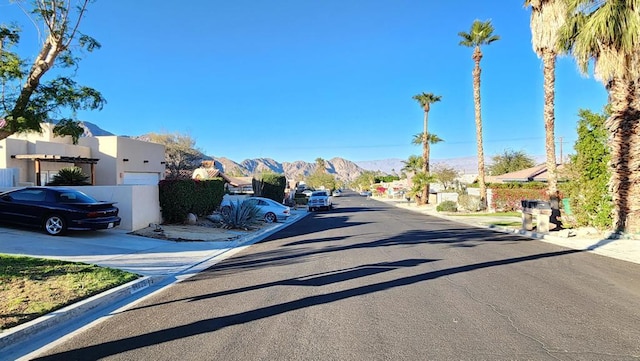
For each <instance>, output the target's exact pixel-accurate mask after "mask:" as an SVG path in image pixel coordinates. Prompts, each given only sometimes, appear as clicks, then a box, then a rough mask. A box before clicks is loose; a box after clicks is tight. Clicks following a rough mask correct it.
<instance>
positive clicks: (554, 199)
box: [542, 49, 560, 227]
mask: <svg viewBox="0 0 640 361" xmlns="http://www.w3.org/2000/svg"><path fill="white" fill-rule="evenodd" d="M542 62H543V64H544V65H543V67H544V71H543V72H544V130H545V135H546V136H545V145H546V150H547V152H546V156H547V194H548V196H549V201H550V204H551V223H553V224H555V225H556V227H559V226H560V221H559V220H558V216H559V215H560V196H559V194H558V174H557V169H556V163H557V160H556V141H555V140H556V135H555V114H554V113H555V110H554V109H555V83H556V75H555V69H556V55H555V53H554V52H553V51H551V50H549V49H545V50H543V54H542Z"/></svg>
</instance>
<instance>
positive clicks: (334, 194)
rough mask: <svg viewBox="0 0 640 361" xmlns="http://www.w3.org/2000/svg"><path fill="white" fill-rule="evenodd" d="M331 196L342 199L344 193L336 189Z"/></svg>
mask: <svg viewBox="0 0 640 361" xmlns="http://www.w3.org/2000/svg"><path fill="white" fill-rule="evenodd" d="M331 195H332V196H334V197H340V196H341V195H342V191H341V190H340V189H336V190H335V191H333V193H332V194H331Z"/></svg>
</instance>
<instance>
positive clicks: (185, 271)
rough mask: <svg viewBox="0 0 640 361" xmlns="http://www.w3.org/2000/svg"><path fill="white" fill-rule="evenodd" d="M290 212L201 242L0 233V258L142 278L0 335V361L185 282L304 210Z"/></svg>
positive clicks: (174, 234)
mask: <svg viewBox="0 0 640 361" xmlns="http://www.w3.org/2000/svg"><path fill="white" fill-rule="evenodd" d="M291 213H292V215H291V217H290V218H289V219H288V220H287V221H286V222H284V223H272V224H267V225H265V226H263V227H262V228H261V229H260V230H258V231H253V232H245V231H235V230H227V231H225V232H223V233H222V234H221V235H220V236H216V235H213V232H214V231H215V230H214V229H211V234H210V235H209V237H207V239H208V240H205V241H202V239H203V234H202V233H200V232H202V230H201V229H200V230H199V231H200V232H196V233H193V232H192V231H193V229H194V228H193V227H191V228H189V227H180V226H175V227H173V226H169V227H165V228H166V232H167V233H169V234H170V236H171V238H175V239H180V240H181V241H173V240H165V239H154V238H147V237H141V236H138V235H133V234H128V233H127V232H125V231H121V230H109V231H105V232H82V233H72V234H70V235H68V236H60V237H55V238H52V237H51V236H49V235H46V234H44V233H39V232H37V231H33V230H29V229H19V228H0V253H2V254H9V255H22V256H30V257H41V258H53V259H60V260H65V261H72V262H83V263H90V264H96V265H99V266H102V267H110V268H116V269H121V270H125V271H129V272H132V273H136V274H139V275H141V276H143V277H141V278H139V279H137V280H135V281H132V282H129V283H127V284H125V285H122V286H119V287H116V288H114V289H111V290H109V291H106V292H103V293H101V294H98V295H96V296H93V297H90V298H88V299H86V300H83V301H81V302H78V303H76V304H73V305H70V306H67V307H64V308H62V309H60V310H57V311H54V312H52V313H50V314H47V315H45V316H43V317H40V318H38V319H35V320H33V321H30V322H27V323H24V324H22V325H18V326H16V327H13V328H10V329H8V330H2V331H0V361H4V360H16V359H21V358H22V357H26V358H27V359H28V354H29V353H30V352H33V351H35V350H37V349H39V348H41V347H44V346H45V345H47V344H49V343H51V342H54V341H55V340H56V339H57V338H58V337H62V336H64V334H65V332H68V330H69V329H70V327H69V324H73V323H78V322H86V323H90V322H93V321H95V320H97V319H99V318H100V317H104V316H105V315H108V314H110V313H112V312H114V311H115V310H116V309H117V308H119V307H122V306H124V305H125V304H127V303H130V302H133V301H135V300H137V299H139V298H141V297H144V296H145V295H148V294H151V293H153V292H155V291H157V290H159V289H161V288H163V287H165V286H168V285H170V284H172V283H174V282H179V281H182V280H184V279H187V278H189V277H191V276H193V275H195V274H197V273H199V272H202V271H203V270H205V269H207V268H209V267H211V266H213V265H215V264H216V263H218V262H220V261H221V260H223V259H225V258H228V257H230V256H232V255H234V254H236V253H238V252H240V251H242V250H244V249H245V248H247V247H248V246H250V245H251V244H254V243H256V242H258V241H260V240H262V239H264V238H266V237H268V236H269V235H271V234H272V233H275V232H277V231H279V230H281V229H283V228H285V227H288V226H289V225H291V224H293V223H295V222H297V221H299V220H301V219H302V218H304V217H306V216H307V214H308V212H307V210H306V209H301V210H292V212H291ZM215 239H220V240H215ZM190 240H198V241H190ZM87 320H88V321H87Z"/></svg>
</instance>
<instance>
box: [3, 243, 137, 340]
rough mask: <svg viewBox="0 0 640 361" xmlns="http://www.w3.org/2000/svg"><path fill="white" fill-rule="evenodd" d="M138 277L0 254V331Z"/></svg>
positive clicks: (92, 267) (84, 265)
mask: <svg viewBox="0 0 640 361" xmlns="http://www.w3.org/2000/svg"><path fill="white" fill-rule="evenodd" d="M138 277H139V276H138V275H136V274H133V273H129V272H125V271H121V270H116V269H110V268H104V267H98V266H95V265H89V264H85V263H78V262H65V261H58V260H51V259H42V258H31V257H15V256H8V255H0V330H4V329H7V328H10V327H13V326H16V325H19V324H21V323H25V322H27V321H31V320H33V319H35V318H38V317H40V316H42V315H45V314H47V313H49V312H52V311H55V310H57V309H59V308H62V307H64V306H67V305H69V304H72V303H75V302H78V301H80V300H82V299H85V298H87V297H91V296H93V295H95V294H98V293H100V292H103V291H106V290H108V289H110V288H113V287H116V286H119V285H122V284H125V283H127V282H129V281H132V280H134V279H136V278H138Z"/></svg>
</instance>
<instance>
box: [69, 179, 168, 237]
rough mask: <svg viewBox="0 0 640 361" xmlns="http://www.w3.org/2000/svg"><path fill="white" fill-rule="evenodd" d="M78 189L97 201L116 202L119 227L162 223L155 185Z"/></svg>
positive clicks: (140, 226)
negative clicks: (119, 221)
mask: <svg viewBox="0 0 640 361" xmlns="http://www.w3.org/2000/svg"><path fill="white" fill-rule="evenodd" d="M70 188H75V189H78V190H80V191H82V192H84V193H86V194H88V195H90V196H92V197H93V198H95V199H97V200H99V201H109V202H117V204H116V207H118V208H119V209H120V213H119V216H120V218H122V222H121V223H120V229H124V230H127V231H135V230H138V229H141V228H145V227H148V226H149V223H158V224H160V223H162V215H161V213H160V199H159V191H158V186H157V185H131V186H128V185H121V186H93V187H91V186H85V187H70Z"/></svg>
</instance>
